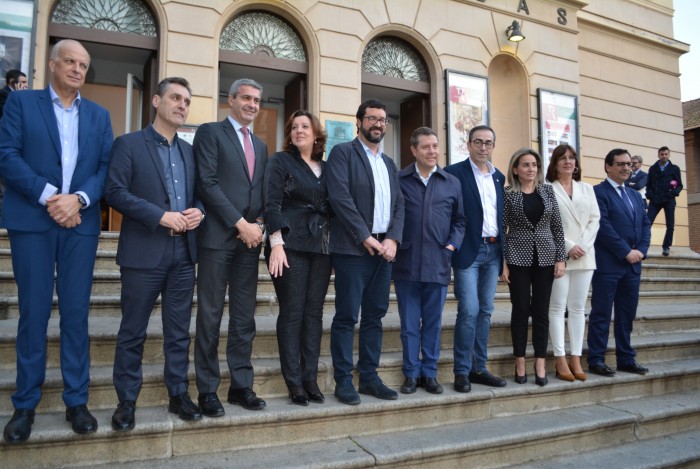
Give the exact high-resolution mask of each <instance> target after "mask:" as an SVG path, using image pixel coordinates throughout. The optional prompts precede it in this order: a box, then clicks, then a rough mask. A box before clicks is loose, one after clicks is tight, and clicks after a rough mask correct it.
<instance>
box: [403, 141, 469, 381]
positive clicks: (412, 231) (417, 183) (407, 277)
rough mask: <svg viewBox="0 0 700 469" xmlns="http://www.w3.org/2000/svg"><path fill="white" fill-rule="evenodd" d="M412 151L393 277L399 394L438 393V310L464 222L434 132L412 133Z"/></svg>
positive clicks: (457, 194)
mask: <svg viewBox="0 0 700 469" xmlns="http://www.w3.org/2000/svg"><path fill="white" fill-rule="evenodd" d="M411 152H412V153H413V156H414V157H415V159H416V162H415V163H414V164H411V165H409V166H407V167H405V168H404V169H402V170H401V171H399V185H400V186H401V192H402V193H403V197H404V203H405V205H404V213H405V222H404V229H403V242H402V244H401V248H400V249H399V251H398V253H397V254H396V263H395V264H394V267H393V269H392V274H391V277H392V278H393V279H394V289H395V290H396V299H397V300H398V303H399V317H400V318H401V344H402V345H403V374H404V376H405V380H404V383H403V385H402V386H401V392H402V393H404V394H411V393H414V392H416V386H421V387H423V388H425V390H426V391H428V392H429V393H432V394H440V393H442V391H443V390H442V386H441V385H440V383H438V381H437V362H438V358H439V357H440V331H441V330H442V328H441V322H442V308H443V306H444V305H445V297H446V295H447V286H448V285H449V283H450V278H451V270H450V260H451V259H452V255H453V253H454V252H455V251H456V250H458V249H459V247H460V245H461V244H462V238H463V237H464V225H465V223H466V218H465V217H464V210H463V208H462V190H461V189H460V186H459V181H458V180H457V178H456V177H454V176H452V175H451V174H447V173H446V172H445V171H443V170H442V168H440V167H438V165H437V163H438V157H439V156H440V146H439V144H438V137H437V133H436V132H435V131H434V130H433V129H430V128H428V127H419V128H417V129H416V130H414V131H413V133H412V134H411Z"/></svg>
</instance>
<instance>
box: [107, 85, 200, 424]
mask: <svg viewBox="0 0 700 469" xmlns="http://www.w3.org/2000/svg"><path fill="white" fill-rule="evenodd" d="M191 96H192V93H191V91H190V87H189V83H188V82H187V80H185V79H184V78H179V77H172V78H165V79H164V80H163V81H161V82H160V83H159V84H158V86H157V88H156V94H155V96H153V107H154V108H155V109H156V118H155V120H154V121H153V124H152V125H149V126H148V127H147V128H146V129H144V130H140V131H138V132H133V133H130V134H126V135H122V136H121V137H119V138H117V139H116V140H115V142H114V145H113V146H112V159H111V163H110V166H109V173H108V175H107V182H106V184H105V199H106V200H107V202H108V203H109V204H110V205H111V206H112V207H114V208H115V209H116V210H118V211H119V212H121V213H122V215H123V216H124V218H123V221H122V227H121V233H120V235H119V247H118V248H117V264H119V266H120V267H121V281H122V291H121V306H122V321H121V325H120V327H119V333H118V334H117V346H116V351H115V354H114V370H113V379H114V387H115V389H116V391H117V397H118V398H119V406H118V407H117V410H116V411H115V412H114V415H113V416H112V428H113V429H114V430H117V431H125V430H131V429H132V428H134V424H135V418H134V417H135V415H134V414H135V410H136V407H135V405H136V399H137V398H138V395H139V391H140V390H141V384H142V382H143V376H142V371H141V361H142V359H143V343H144V341H145V340H146V328H147V326H148V319H149V317H150V316H151V312H152V311H153V307H154V306H155V303H156V300H157V299H158V295H161V296H162V312H161V318H162V321H163V342H164V345H163V349H164V352H165V370H164V374H165V386H166V387H167V388H168V395H169V396H170V405H169V408H168V410H169V411H170V412H172V413H175V414H178V415H179V417H180V418H181V419H183V420H199V419H201V418H202V413H201V411H200V410H199V407H197V405H196V404H194V403H193V402H192V400H191V399H190V396H189V394H188V392H187V388H188V380H187V369H188V367H189V350H190V318H191V316H192V293H193V291H194V279H195V270H194V265H195V263H196V262H197V240H196V237H195V232H194V229H195V228H197V227H198V226H199V224H200V223H201V221H202V219H203V218H204V213H203V210H202V209H203V207H202V204H201V203H199V202H198V201H197V200H196V199H195V197H194V173H195V170H194V158H193V156H192V146H191V145H190V144H189V143H187V142H185V141H184V140H181V139H179V138H178V137H177V129H178V128H179V127H180V126H182V125H184V124H185V121H186V120H187V115H188V114H189V110H190V101H191Z"/></svg>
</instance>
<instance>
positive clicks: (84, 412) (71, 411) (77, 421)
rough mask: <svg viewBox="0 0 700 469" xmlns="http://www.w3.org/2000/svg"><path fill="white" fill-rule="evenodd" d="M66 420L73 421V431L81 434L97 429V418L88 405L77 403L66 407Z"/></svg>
mask: <svg viewBox="0 0 700 469" xmlns="http://www.w3.org/2000/svg"><path fill="white" fill-rule="evenodd" d="M66 421H68V422H70V423H71V427H73V431H74V432H75V433H78V434H80V435H84V434H85V433H93V432H95V431H97V420H95V417H93V416H92V414H91V413H90V411H89V410H88V408H87V405H85V404H83V405H77V406H75V407H68V408H67V409H66Z"/></svg>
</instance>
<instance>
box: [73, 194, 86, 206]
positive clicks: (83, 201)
mask: <svg viewBox="0 0 700 469" xmlns="http://www.w3.org/2000/svg"><path fill="white" fill-rule="evenodd" d="M75 195H77V196H78V202H80V205H82V208H85V207H87V200H85V197H83V196H82V195H81V194H75Z"/></svg>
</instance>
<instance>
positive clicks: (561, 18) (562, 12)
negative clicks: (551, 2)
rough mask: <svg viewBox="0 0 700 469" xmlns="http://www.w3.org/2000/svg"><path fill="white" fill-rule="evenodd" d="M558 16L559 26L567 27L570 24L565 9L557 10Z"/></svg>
mask: <svg viewBox="0 0 700 469" xmlns="http://www.w3.org/2000/svg"><path fill="white" fill-rule="evenodd" d="M557 16H559V18H557V21H558V22H559V24H561V25H565V24H566V23H567V22H568V20H567V19H566V10H565V9H564V8H557Z"/></svg>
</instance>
